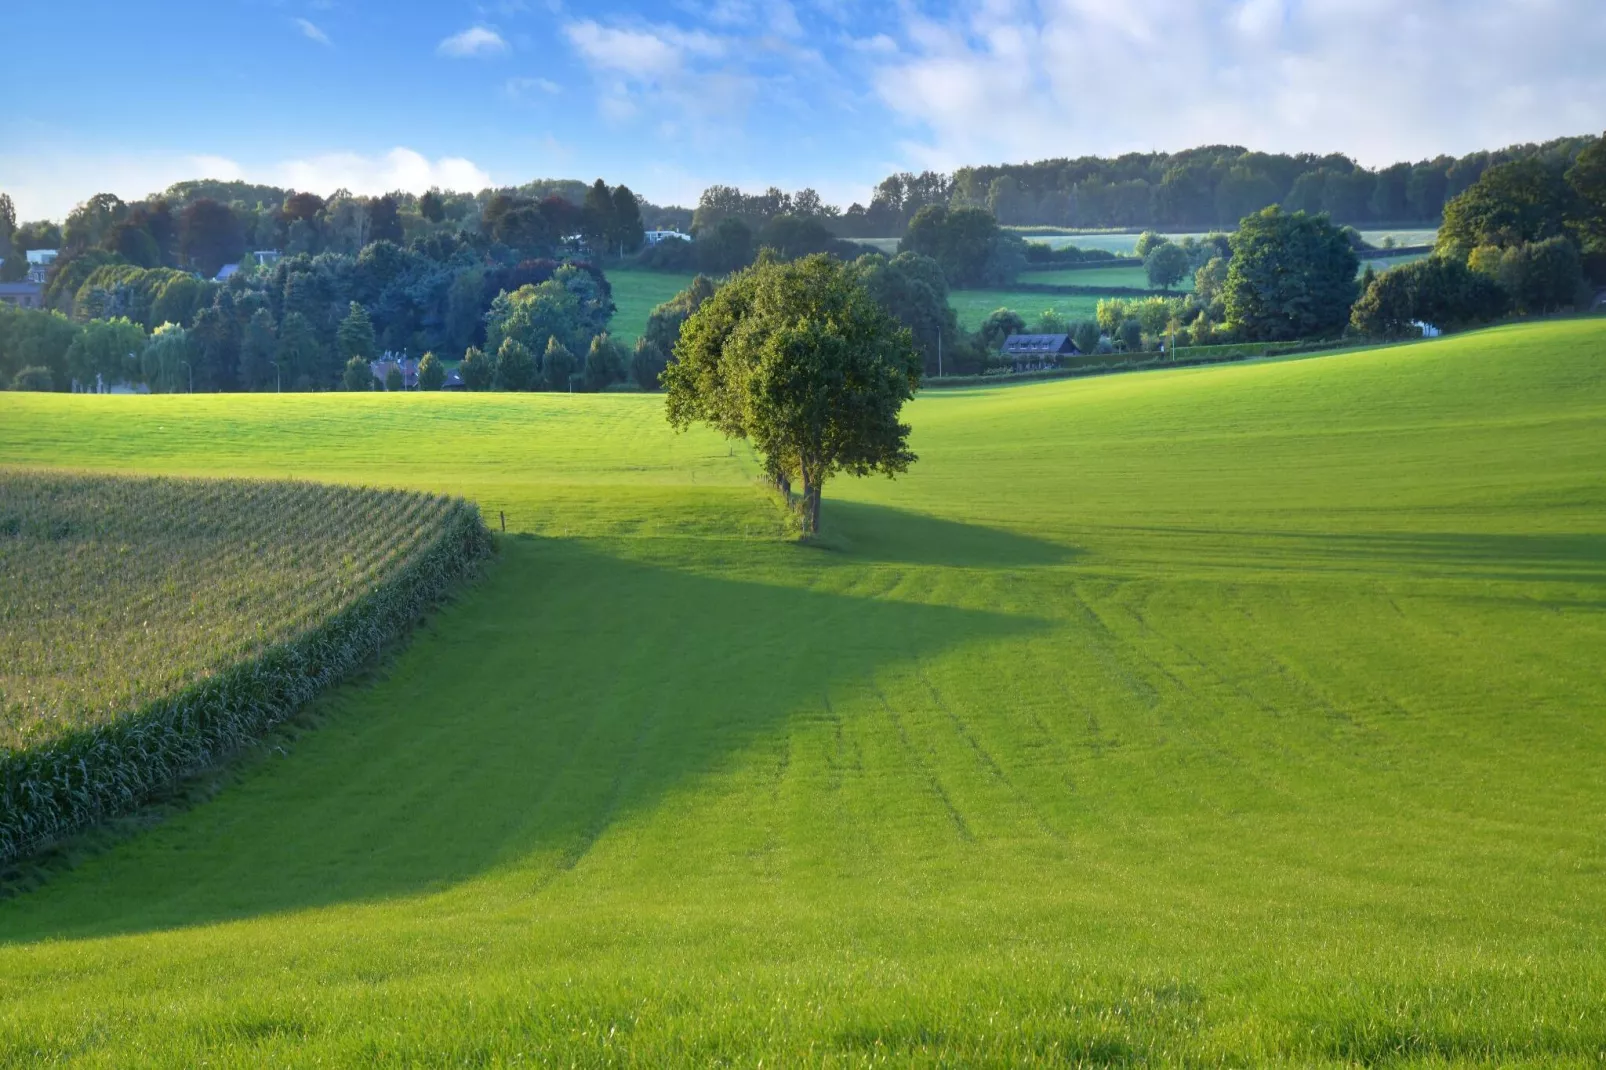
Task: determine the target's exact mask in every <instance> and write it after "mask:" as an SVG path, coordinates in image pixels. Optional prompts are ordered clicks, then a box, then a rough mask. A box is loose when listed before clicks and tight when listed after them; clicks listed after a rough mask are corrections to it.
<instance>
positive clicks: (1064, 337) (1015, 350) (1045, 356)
mask: <svg viewBox="0 0 1606 1070" xmlns="http://www.w3.org/2000/svg"><path fill="white" fill-rule="evenodd" d="M1081 352H1082V351H1081V350H1080V349H1078V348H1077V347H1076V343H1075V342H1073V341H1071V336H1070V335H1068V334H1012V335H1010V336H1009V337H1008V338H1006V339H1004V344H1003V346H1002V347H1000V348H999V351H998V353H999V356H1000V357H1002V358H1003V359H1004V360H1006V361H1009V362H1010V364H1011V365H1013V367H1014V370H1015V371H1018V372H1029V371H1043V370H1045V369H1049V368H1057V367H1059V366H1060V360H1061V359H1062V358H1064V357H1070V356H1075V355H1077V354H1079V353H1081Z"/></svg>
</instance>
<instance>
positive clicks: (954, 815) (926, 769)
mask: <svg viewBox="0 0 1606 1070" xmlns="http://www.w3.org/2000/svg"><path fill="white" fill-rule="evenodd" d="M874 690H875V697H876V698H877V699H878V700H879V701H880V703H881V708H882V709H883V710H885V711H886V714H887V717H888V719H889V720H891V721H892V726H893V728H895V729H896V730H897V732H898V741H899V742H900V743H902V744H903V749H904V751H905V752H906V753H907V754H908V755H909V758H910V760H911V761H912V762H913V763H914V766H915V768H916V769H917V770H919V772H920V773H921V774H922V775H923V776H924V777H925V778H926V783H927V784H928V785H929V786H930V788H931V793H932V794H933V795H935V796H936V797H937V801H938V802H940V803H942V806H943V809H944V810H946V811H947V812H948V818H949V820H951V821H952V822H953V823H954V828H956V829H957V830H958V831H959V837H960V839H962V840H964V841H965V842H966V843H975V842H976V834H975V833H974V832H972V831H971V828H970V823H969V822H968V821H966V820H965V815H964V814H962V813H960V811H959V807H957V806H955V805H954V801H953V798H952V797H951V796H949V794H948V789H947V788H944V787H943V786H942V781H941V780H940V779H939V778H938V777H937V774H936V771H935V770H933V769H932V768H931V766H930V764H929V763H927V761H926V760H925V759H924V758H922V757H921V756H920V752H919V751H918V750H917V749H916V748H915V745H914V741H913V740H912V739H910V738H909V730H908V728H907V727H905V725H904V723H903V718H902V717H900V716H898V711H897V710H895V709H893V708H892V703H891V702H890V701H888V699H887V696H886V693H885V692H884V691H882V690H881V688H879V687H877V688H875V689H874Z"/></svg>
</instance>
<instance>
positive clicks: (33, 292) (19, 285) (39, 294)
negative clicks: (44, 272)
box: [0, 282, 45, 308]
mask: <svg viewBox="0 0 1606 1070" xmlns="http://www.w3.org/2000/svg"><path fill="white" fill-rule="evenodd" d="M44 293H45V288H44V287H43V286H41V285H39V283H37V282H0V301H3V302H5V303H6V304H8V305H16V306H17V307H18V308H39V307H40V306H42V305H43V304H44V300H45V299H44Z"/></svg>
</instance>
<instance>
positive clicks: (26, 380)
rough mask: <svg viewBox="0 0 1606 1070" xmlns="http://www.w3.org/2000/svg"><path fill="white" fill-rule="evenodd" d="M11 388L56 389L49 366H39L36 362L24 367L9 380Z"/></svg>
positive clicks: (42, 390) (43, 390)
mask: <svg viewBox="0 0 1606 1070" xmlns="http://www.w3.org/2000/svg"><path fill="white" fill-rule="evenodd" d="M11 389H13V390H33V391H39V392H42V393H43V392H48V391H52V390H54V389H56V380H55V377H54V376H52V375H51V374H50V369H49V368H41V367H39V366H38V365H37V364H36V365H34V366H33V367H31V368H24V369H22V370H21V371H20V372H18V373H17V375H16V377H15V378H14V379H12V380H11Z"/></svg>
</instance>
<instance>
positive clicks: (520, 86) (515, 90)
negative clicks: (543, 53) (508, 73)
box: [504, 78, 563, 100]
mask: <svg viewBox="0 0 1606 1070" xmlns="http://www.w3.org/2000/svg"><path fill="white" fill-rule="evenodd" d="M504 88H505V89H506V91H507V95H508V96H509V97H512V98H513V99H514V100H526V99H528V98H530V97H533V96H535V95H536V94H538V93H544V94H546V95H547V96H555V95H556V94H558V93H561V92H563V87H562V86H561V85H559V84H558V83H556V82H554V81H553V80H552V79H550V78H509V79H508V80H507V84H506V86H505V87H504Z"/></svg>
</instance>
